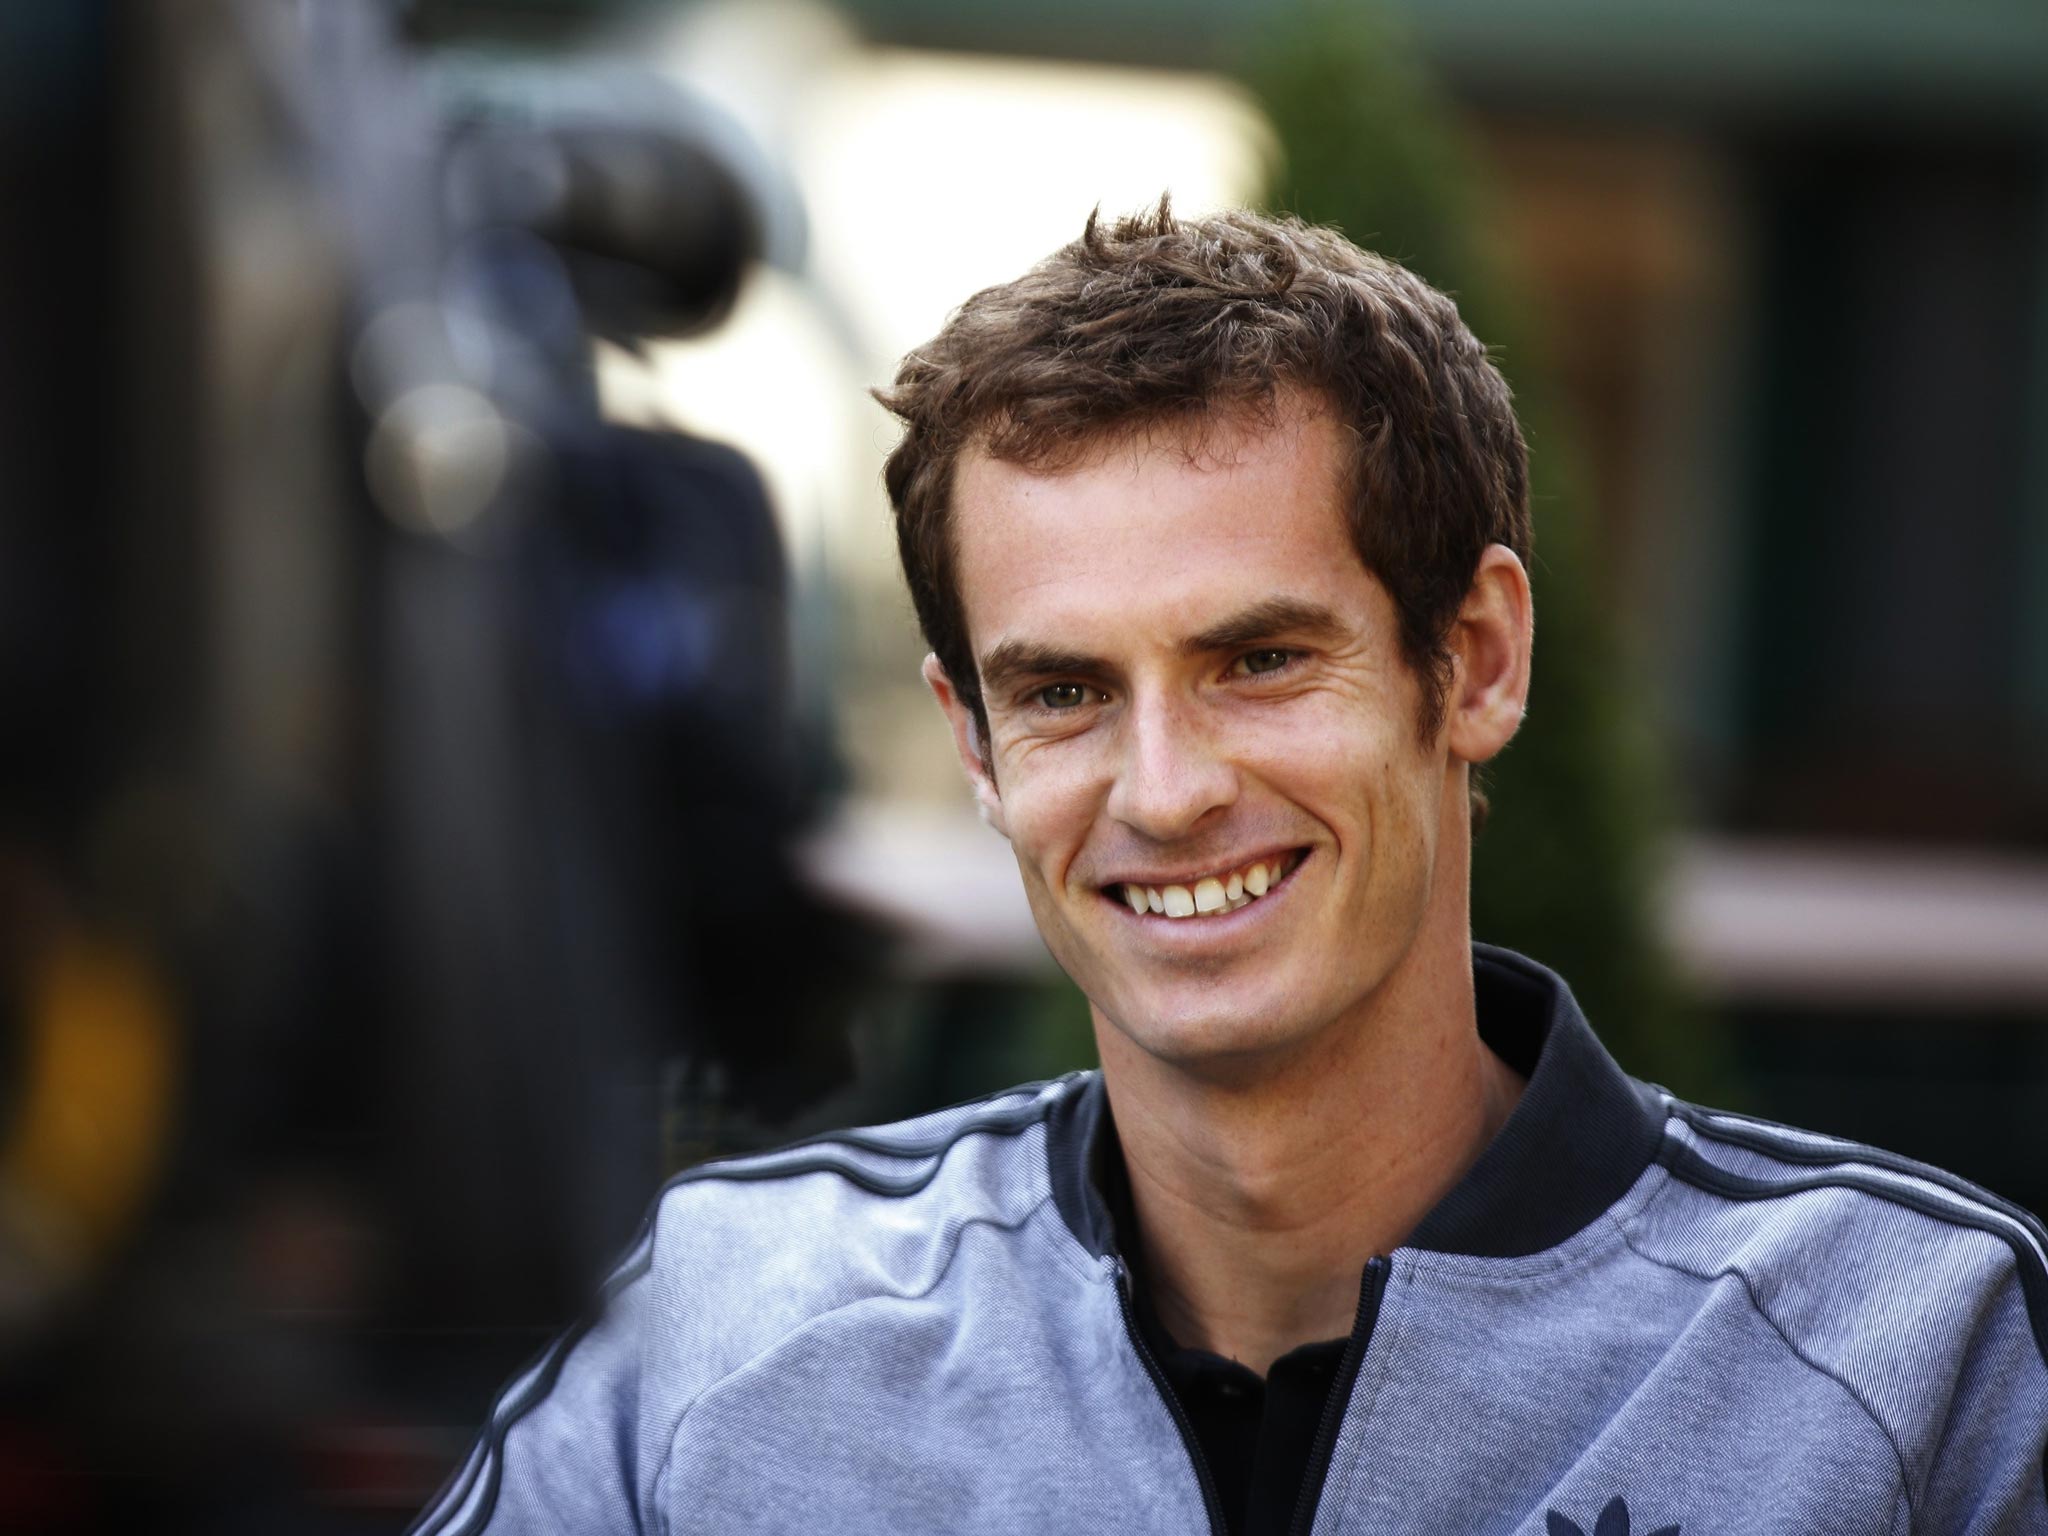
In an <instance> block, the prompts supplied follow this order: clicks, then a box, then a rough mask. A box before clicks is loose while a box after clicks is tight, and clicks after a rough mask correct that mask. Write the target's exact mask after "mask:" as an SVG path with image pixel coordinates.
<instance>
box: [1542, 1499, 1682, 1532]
mask: <svg viewBox="0 0 2048 1536" xmlns="http://www.w3.org/2000/svg"><path fill="white" fill-rule="evenodd" d="M1543 1518H1544V1520H1545V1521H1546V1522H1547V1523H1548V1524H1549V1527H1550V1536H1586V1533H1585V1531H1584V1530H1583V1529H1582V1528H1581V1527H1580V1526H1579V1524H1578V1523H1577V1522H1576V1521H1573V1520H1567V1519H1565V1517H1564V1516H1563V1515H1560V1514H1559V1513H1558V1512H1557V1511H1556V1510H1554V1509H1553V1510H1551V1511H1550V1512H1549V1513H1548V1514H1547V1515H1545V1516H1544V1517H1543ZM1593 1536H1629V1529H1628V1501H1627V1500H1626V1499H1623V1498H1620V1497H1618V1496H1617V1497H1615V1498H1613V1499H1610V1500H1608V1502H1607V1507H1606V1508H1605V1509H1603V1510H1601V1511H1600V1518H1599V1519H1598V1520H1597V1521H1595V1522H1594V1525H1593ZM1644 1536H1678V1527H1677V1526H1675V1525H1665V1526H1659V1527H1658V1528H1657V1529H1656V1530H1654V1531H1647V1532H1645V1533H1644Z"/></svg>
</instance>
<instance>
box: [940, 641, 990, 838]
mask: <svg viewBox="0 0 2048 1536" xmlns="http://www.w3.org/2000/svg"><path fill="white" fill-rule="evenodd" d="M924 680H925V685H926V686H927V687H928V688H930V689H931V691H932V697H933V698H935V699H937V700H938V701H939V708H940V709H942V710H944V711H945V714H946V723H947V724H948V725H950V726H951V727H952V728H953V750H954V751H955V752H957V753H959V754H960V767H961V769H962V770H963V771H964V772H965V773H966V775H967V782H968V784H969V785H970V786H972V788H973V790H974V803H975V804H976V805H977V806H979V807H980V808H981V819H982V820H983V821H985V822H987V823H988V824H989V825H990V826H992V827H994V828H995V829H996V830H997V831H998V832H1000V833H1002V834H1003V836H1005V837H1008V836H1009V835H1010V829H1009V828H1008V827H1007V826H1005V825H1004V824H1003V797H1002V794H1001V792H1000V791H998V790H997V788H996V778H995V772H994V769H993V767H992V766H991V764H990V761H989V757H988V746H987V743H986V742H984V741H983V740H982V735H981V729H980V727H979V726H977V725H976V724H975V720H974V711H973V710H972V709H970V708H968V707H967V704H966V703H965V702H964V701H963V700H962V699H961V697H960V694H959V691H958V690H957V689H955V688H954V686H953V679H952V678H951V677H949V676H947V675H946V669H945V668H944V667H942V666H941V665H939V658H938V657H937V656H936V655H932V656H927V657H925V659H924Z"/></svg>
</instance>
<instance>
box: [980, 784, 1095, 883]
mask: <svg viewBox="0 0 2048 1536" xmlns="http://www.w3.org/2000/svg"><path fill="white" fill-rule="evenodd" d="M1080 758H1081V754H1079V753H1074V754H1071V756H1070V757H1069V758H1067V759H1065V760H1061V759H1060V758H1059V757H1058V755H1057V754H1051V753H1046V752H1038V753H1034V754H1033V761H1031V762H1030V763H1029V764H1028V765H1013V766H1012V767H1010V768H1008V769H1006V770H1004V773H1003V777H1002V779H1001V783H1002V797H1003V817H1004V821H1005V823H1006V824H1007V826H1008V829H1009V835H1010V844H1011V846H1012V847H1013V848H1015V849H1016V851H1017V853H1018V854H1019V855H1020V857H1021V860H1022V862H1023V863H1024V865H1025V875H1026V878H1027V879H1034V880H1036V881H1038V882H1041V883H1043V884H1045V885H1047V886H1057V885H1059V884H1060V883H1061V881H1062V880H1063V879H1064V872H1065V870H1066V869H1067V867H1068V866H1069V865H1070V864H1071V862H1072V860H1073V858H1074V855H1075V854H1076V853H1078V852H1079V851H1080V849H1081V846H1082V845H1083V844H1084V843H1085V842H1086V841H1087V837H1088V830H1089V828H1090V827H1091V826H1092V825H1093V823H1094V808H1095V806H1096V804H1097V803H1098V802H1099V800H1100V796H1099V795H1098V794H1097V793H1096V792H1095V790H1094V787H1093V782H1092V778H1091V776H1090V775H1089V774H1088V773H1087V772H1086V770H1085V764H1084V763H1083V762H1081V761H1080Z"/></svg>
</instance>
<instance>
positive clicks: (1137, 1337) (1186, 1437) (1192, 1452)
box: [1114, 1254, 1229, 1536]
mask: <svg viewBox="0 0 2048 1536" xmlns="http://www.w3.org/2000/svg"><path fill="white" fill-rule="evenodd" d="M1114 1257H1115V1261H1116V1304H1117V1310H1118V1311H1120V1312H1122V1313H1123V1317H1124V1332H1125V1333H1127V1334H1129V1335H1130V1338H1131V1347H1132V1348H1133V1349H1135V1350H1137V1352H1138V1359H1139V1361H1140V1362H1141V1363H1142V1364H1143V1365H1144V1367H1145V1374H1146V1375H1148V1376H1150V1377H1151V1378H1152V1385H1153V1386H1154V1387H1155V1388H1157V1389H1158V1392H1159V1400H1160V1401H1161V1402H1163V1403H1164V1404H1166V1411H1167V1412H1168V1413H1169V1414H1171V1415H1172V1416H1173V1427H1174V1428H1175V1429H1177V1430H1179V1431H1180V1443H1181V1444H1182V1445H1183V1446H1185V1447H1186V1448H1187V1453H1188V1460H1189V1461H1190V1462H1192V1463H1193V1464H1194V1468H1195V1481H1196V1482H1197V1483H1199V1484H1200V1485H1201V1488H1202V1508H1203V1509H1205V1510H1207V1511H1208V1514H1209V1533H1210V1536H1225V1533H1226V1532H1227V1531H1228V1529H1229V1527H1228V1526H1227V1525H1225V1523H1224V1520H1223V1501H1222V1500H1221V1499H1219V1498H1218V1497H1217V1496H1216V1479H1215V1478H1214V1477H1213V1476H1212V1475H1211V1474H1210V1472H1209V1458H1208V1457H1207V1456H1204V1455H1203V1454H1202V1445H1201V1442H1200V1441H1199V1440H1197V1439H1196V1438H1195V1427H1194V1425H1192V1424H1190V1423H1189V1422H1188V1415H1187V1410H1186V1409H1185V1408H1183V1407H1181V1405H1180V1399H1179V1398H1178V1397H1175V1396H1174V1394H1173V1384H1172V1383H1171V1382H1169V1381H1168V1380H1167V1379H1166V1372H1165V1371H1163V1370H1162V1369H1160V1366H1159V1362H1158V1360H1156V1359H1155V1358H1153V1355H1152V1346H1151V1345H1149V1344H1147V1343H1146V1342H1145V1335H1144V1334H1143V1333H1142V1332H1140V1331H1139V1328H1138V1320H1137V1318H1135V1317H1134V1316H1132V1314H1131V1285H1132V1280H1131V1267H1130V1266H1129V1265H1128V1264H1126V1263H1125V1262H1124V1261H1123V1255H1121V1254H1117V1255H1115V1256H1114Z"/></svg>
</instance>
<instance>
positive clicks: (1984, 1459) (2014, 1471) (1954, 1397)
mask: <svg viewBox="0 0 2048 1536" xmlns="http://www.w3.org/2000/svg"><path fill="white" fill-rule="evenodd" d="M2016 1257H2018V1258H2019V1262H2020V1266H2021V1269H2022V1270H2024V1268H2025V1267H2026V1266H2027V1264H2028V1260H2029V1258H2032V1257H2034V1256H2033V1255H2023V1256H2022V1255H2016ZM2027 1278H2028V1279H2029V1280H2034V1279H2036V1277H2035V1276H2032V1275H2029V1276H2028V1277H2027ZM2038 1278H2039V1280H2040V1281H2041V1282H2043V1283H2038V1284H2029V1285H2022V1283H2021V1281H2020V1278H2019V1274H2018V1273H2015V1272H2014V1271H2008V1273H2007V1279H2006V1283H2005V1284H2004V1285H2002V1286H2001V1287H2000V1288H1999V1290H1998V1292H1997V1293H1996V1294H1995V1295H1993V1296H1991V1297H1989V1298H1987V1299H1986V1302H1985V1304H1984V1306H1983V1307H1982V1309H1981V1311H1980V1312H1979V1314H1978V1316H1977V1320H1976V1322H1977V1326H1976V1329H1975V1331H1974V1333H1973V1334H1972V1336H1971V1338H1970V1340H1969V1342H1968V1345H1967V1348H1966V1349H1965V1350H1964V1352H1963V1356H1962V1360H1961V1369H1960V1371H1959V1372H1958V1373H1957V1375H1956V1377H1955V1379H1954V1386H1953V1390H1952V1393H1951V1395H1950V1398H1949V1404H1948V1415H1947V1421H1946V1423H1945V1425H1944V1426H1943V1429H1942V1433H1941V1437H1940V1440H1939V1442H1938V1444H1937V1447H1936V1450H1935V1454H1934V1458H1933V1461H1932V1463H1931V1465H1930V1467H1929V1469H1928V1474H1927V1480H1926V1484H1925V1487H1924V1489H1923V1491H1922V1494H1921V1497H1920V1498H1919V1499H1918V1500H1917V1501H1916V1502H1915V1508H1914V1518H1913V1530H1914V1532H1915V1533H1916V1536H2048V1362H2044V1354H2043V1346H2044V1341H2048V1315H2042V1314H2038V1313H2037V1310H2036V1309H2037V1307H2039V1306H2040V1305H2041V1304H2043V1303H2048V1270H2044V1271H2042V1272H2041V1274H2040V1276H2039V1277H2038ZM2029 1293H2031V1294H2029Z"/></svg>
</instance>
